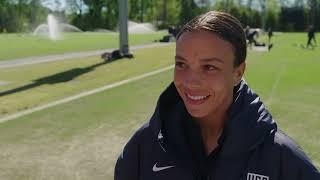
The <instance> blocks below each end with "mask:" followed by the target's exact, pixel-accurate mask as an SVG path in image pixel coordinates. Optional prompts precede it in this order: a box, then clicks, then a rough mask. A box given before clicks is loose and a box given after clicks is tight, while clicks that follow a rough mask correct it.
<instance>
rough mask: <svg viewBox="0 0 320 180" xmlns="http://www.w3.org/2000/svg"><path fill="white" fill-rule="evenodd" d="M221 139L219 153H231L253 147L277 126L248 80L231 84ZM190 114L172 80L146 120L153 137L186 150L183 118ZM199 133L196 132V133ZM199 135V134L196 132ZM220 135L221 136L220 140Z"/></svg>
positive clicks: (229, 154) (186, 152)
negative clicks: (230, 97)
mask: <svg viewBox="0 0 320 180" xmlns="http://www.w3.org/2000/svg"><path fill="white" fill-rule="evenodd" d="M228 117H229V118H228V120H227V122H226V124H225V127H224V130H223V135H222V137H220V139H219V144H220V141H222V142H221V144H220V145H221V150H220V153H221V155H222V156H234V155H239V154H241V153H246V152H249V151H251V150H253V149H254V148H255V147H256V146H258V145H259V144H261V143H262V142H263V141H264V139H265V138H266V137H267V136H268V135H269V134H271V133H273V132H274V131H276V130H277V125H276V123H275V122H274V121H273V119H272V116H271V114H270V113H269V112H268V110H267V109H266V108H265V106H264V104H263V103H262V102H261V100H260V98H259V96H258V95H257V94H255V93H254V92H253V91H252V90H251V89H250V88H249V87H248V84H247V83H246V82H245V81H244V80H241V82H240V83H239V85H237V86H236V87H235V88H234V97H233V103H232V105H231V106H230V108H229V111H228ZM188 118H192V117H191V115H190V114H189V113H188V112H187V110H186V108H185V106H184V103H183V101H182V99H181V98H180V96H179V94H178V92H177V90H176V87H175V86H174V84H173V83H171V84H170V85H169V87H168V88H167V89H166V90H165V91H164V92H163V93H162V94H161V95H160V98H159V100H158V103H157V107H156V110H155V112H154V114H153V116H152V118H151V120H150V122H149V125H150V126H151V129H152V131H153V134H154V136H155V138H157V139H158V140H159V139H161V140H162V139H164V140H165V142H170V143H169V144H170V146H176V147H172V149H176V148H180V149H182V151H184V152H179V153H181V154H185V155H190V154H188V153H189V152H188V150H187V148H186V147H185V144H186V142H185V139H186V138H184V135H183V131H184V128H185V126H184V124H186V123H185V121H186V119H188ZM198 134H200V133H198ZM198 136H199V138H201V137H200V135H198ZM222 138H223V140H222Z"/></svg>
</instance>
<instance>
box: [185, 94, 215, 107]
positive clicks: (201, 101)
mask: <svg viewBox="0 0 320 180" xmlns="http://www.w3.org/2000/svg"><path fill="white" fill-rule="evenodd" d="M188 94H189V95H191V96H203V95H196V94H191V93H185V98H186V100H187V102H188V104H191V105H200V104H202V103H204V102H205V101H207V100H208V99H209V98H210V95H207V96H206V97H205V98H204V99H199V100H194V99H191V98H190V97H189V96H188Z"/></svg>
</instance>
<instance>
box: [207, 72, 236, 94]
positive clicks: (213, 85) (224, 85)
mask: <svg viewBox="0 0 320 180" xmlns="http://www.w3.org/2000/svg"><path fill="white" fill-rule="evenodd" d="M205 81H206V82H207V83H206V84H207V85H208V86H209V87H210V89H212V90H213V91H215V92H216V93H219V94H221V93H222V94H224V93H229V92H230V91H232V90H233V78H232V76H231V75H230V74H225V73H217V74H215V75H211V76H207V77H206V80H205Z"/></svg>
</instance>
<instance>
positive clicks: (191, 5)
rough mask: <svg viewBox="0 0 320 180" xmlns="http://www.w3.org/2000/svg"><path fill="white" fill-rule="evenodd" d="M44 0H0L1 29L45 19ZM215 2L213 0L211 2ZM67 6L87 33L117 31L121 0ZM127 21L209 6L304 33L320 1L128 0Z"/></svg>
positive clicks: (172, 16)
mask: <svg viewBox="0 0 320 180" xmlns="http://www.w3.org/2000/svg"><path fill="white" fill-rule="evenodd" d="M40 1H42V2H43V1H50V2H51V3H55V2H56V3H59V0H0V32H3V31H7V32H26V31H31V30H32V29H33V28H35V27H36V26H37V25H39V24H41V23H43V22H45V21H46V17H47V14H48V13H49V12H50V10H49V9H47V8H45V7H43V6H42V5H41V2H40ZM212 2H215V3H212ZM66 3H67V6H66V7H65V8H64V9H59V10H56V11H55V12H53V13H54V14H57V15H59V16H60V17H61V19H64V21H65V22H68V23H70V24H73V25H75V26H77V27H79V28H80V29H82V30H84V31H91V30H95V29H109V30H115V29H116V28H117V23H118V13H119V12H118V0H66ZM128 8H129V12H128V15H129V19H130V20H132V21H135V22H151V23H153V24H155V25H156V26H157V27H158V28H160V29H162V28H167V27H168V26H170V25H182V24H184V23H185V22H187V21H188V20H190V19H191V18H192V17H194V16H196V15H198V14H201V13H203V12H206V11H208V10H223V11H226V12H229V13H231V14H233V15H234V16H236V17H237V18H239V19H240V21H241V22H242V23H243V25H244V26H246V25H249V26H251V27H262V28H268V27H272V28H273V29H274V30H277V31H304V30H305V29H306V28H307V26H308V25H311V24H312V25H314V26H315V27H316V29H319V28H320V21H319V19H320V0H292V1H288V0H215V1H212V0H128Z"/></svg>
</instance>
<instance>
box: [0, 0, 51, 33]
mask: <svg viewBox="0 0 320 180" xmlns="http://www.w3.org/2000/svg"><path fill="white" fill-rule="evenodd" d="M48 12H49V10H48V9H47V8H44V7H42V5H41V3H40V0H0V32H26V31H30V30H31V29H33V28H35V27H36V26H37V25H39V24H41V23H43V22H45V21H46V18H47V15H48Z"/></svg>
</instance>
